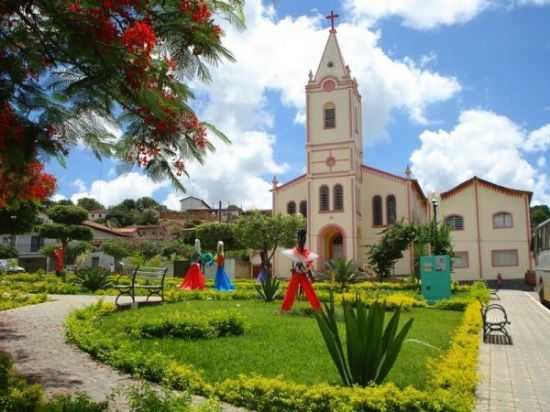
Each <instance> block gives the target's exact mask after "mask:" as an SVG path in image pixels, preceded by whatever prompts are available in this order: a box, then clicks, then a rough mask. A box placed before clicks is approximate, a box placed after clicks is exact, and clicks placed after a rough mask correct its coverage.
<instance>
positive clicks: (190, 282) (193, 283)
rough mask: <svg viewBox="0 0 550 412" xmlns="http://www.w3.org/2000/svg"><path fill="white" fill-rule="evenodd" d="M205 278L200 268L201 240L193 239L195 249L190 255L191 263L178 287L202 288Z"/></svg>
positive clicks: (185, 288) (186, 288)
mask: <svg viewBox="0 0 550 412" xmlns="http://www.w3.org/2000/svg"><path fill="white" fill-rule="evenodd" d="M204 285H205V278H204V273H202V270H201V241H200V240H199V239H195V251H194V252H193V254H192V255H191V265H190V266H189V269H187V273H185V277H184V278H183V280H182V281H181V284H180V289H184V290H196V289H204Z"/></svg>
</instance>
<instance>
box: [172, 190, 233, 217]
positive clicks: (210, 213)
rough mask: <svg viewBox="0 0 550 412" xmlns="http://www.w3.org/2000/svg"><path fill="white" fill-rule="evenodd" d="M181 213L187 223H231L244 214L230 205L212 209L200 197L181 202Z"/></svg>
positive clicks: (191, 197) (184, 199)
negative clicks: (199, 221)
mask: <svg viewBox="0 0 550 412" xmlns="http://www.w3.org/2000/svg"><path fill="white" fill-rule="evenodd" d="M180 212H181V213H182V215H181V216H182V218H183V219H184V220H186V221H187V222H193V221H197V220H201V221H217V220H221V221H222V222H229V221H231V220H234V219H237V218H238V217H239V216H240V215H241V214H242V213H243V210H242V209H241V208H240V207H238V206H236V205H229V206H227V207H225V208H223V207H218V208H212V207H210V205H209V204H208V203H206V202H205V201H204V200H202V199H199V198H198V197H194V196H187V197H185V198H183V199H181V200H180ZM161 218H162V216H161Z"/></svg>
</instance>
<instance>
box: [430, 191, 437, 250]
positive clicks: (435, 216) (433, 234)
mask: <svg viewBox="0 0 550 412" xmlns="http://www.w3.org/2000/svg"><path fill="white" fill-rule="evenodd" d="M438 206H439V203H438V201H437V198H436V197H435V195H434V196H433V197H432V207H433V222H432V241H431V242H430V243H431V247H432V255H433V254H434V249H435V236H436V231H437V207H438Z"/></svg>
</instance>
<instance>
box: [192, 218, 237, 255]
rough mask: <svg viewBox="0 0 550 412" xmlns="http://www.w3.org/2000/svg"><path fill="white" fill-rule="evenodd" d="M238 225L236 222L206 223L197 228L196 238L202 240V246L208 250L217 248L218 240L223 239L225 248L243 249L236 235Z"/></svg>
mask: <svg viewBox="0 0 550 412" xmlns="http://www.w3.org/2000/svg"><path fill="white" fill-rule="evenodd" d="M236 229H237V227H236V225H235V224H234V223H204V224H202V225H199V226H197V227H196V228H195V233H194V236H192V238H193V239H189V240H191V242H194V241H195V238H198V239H200V240H201V247H202V248H204V249H208V250H215V249H216V247H217V244H218V241H220V240H221V241H223V245H224V248H225V250H235V249H241V248H242V247H241V245H240V244H239V241H238V239H237V235H236Z"/></svg>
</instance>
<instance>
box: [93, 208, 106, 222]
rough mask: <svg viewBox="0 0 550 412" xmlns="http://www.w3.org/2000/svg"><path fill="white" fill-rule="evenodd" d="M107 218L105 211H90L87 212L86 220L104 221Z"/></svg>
mask: <svg viewBox="0 0 550 412" xmlns="http://www.w3.org/2000/svg"><path fill="white" fill-rule="evenodd" d="M106 217H107V211H106V210H105V209H96V210H90V211H89V212H88V219H89V220H92V221H94V222H95V221H96V220H105V218H106Z"/></svg>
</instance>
